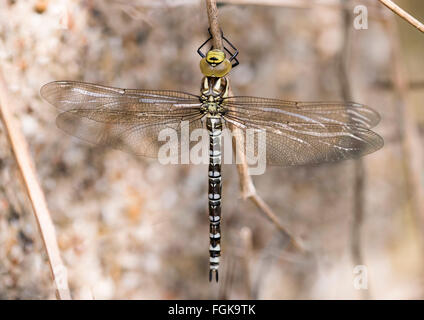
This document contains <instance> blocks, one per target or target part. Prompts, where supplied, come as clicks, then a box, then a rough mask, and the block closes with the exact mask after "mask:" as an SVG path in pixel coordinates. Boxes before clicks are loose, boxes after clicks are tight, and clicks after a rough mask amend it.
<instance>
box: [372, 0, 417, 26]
mask: <svg viewBox="0 0 424 320" xmlns="http://www.w3.org/2000/svg"><path fill="white" fill-rule="evenodd" d="M379 1H380V2H381V3H382V4H384V5H385V6H386V7H387V8H389V9H390V10H392V11H393V12H394V13H396V14H397V15H398V16H399V17H401V18H402V19H404V20H406V21H407V22H408V23H410V24H411V25H413V26H414V27H415V28H417V29H418V30H420V31H421V32H424V24H422V23H421V22H420V21H418V20H417V19H415V18H414V17H413V16H411V15H410V14H409V13H408V12H406V11H405V10H403V9H402V8H401V7H399V6H398V5H397V4H396V3H394V2H393V1H391V0H379Z"/></svg>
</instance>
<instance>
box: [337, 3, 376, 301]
mask: <svg viewBox="0 0 424 320" xmlns="http://www.w3.org/2000/svg"><path fill="white" fill-rule="evenodd" d="M348 2H349V0H342V3H344V4H347V3H348ZM342 14H343V46H342V50H341V52H340V72H339V76H340V82H341V89H342V97H343V100H344V101H353V95H352V88H351V85H350V80H349V72H348V68H349V66H348V59H349V53H350V37H351V34H350V30H351V25H352V17H351V13H350V10H348V9H345V10H343V11H342ZM364 185H365V174H364V162H363V160H362V159H357V160H356V161H355V163H354V185H353V197H354V200H353V221H352V225H351V230H350V245H351V246H350V253H351V256H352V261H353V265H354V266H357V265H363V264H364V260H363V254H362V246H361V230H362V224H363V219H364V202H365V199H364V198H365V193H364ZM361 294H362V297H363V298H364V299H369V298H370V294H369V290H361Z"/></svg>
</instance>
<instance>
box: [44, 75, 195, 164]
mask: <svg viewBox="0 0 424 320" xmlns="http://www.w3.org/2000/svg"><path fill="white" fill-rule="evenodd" d="M41 95H42V96H43V97H44V98H45V99H46V100H47V101H48V102H50V103H51V104H52V105H54V106H55V107H57V108H58V109H59V110H62V111H63V112H62V113H61V114H59V116H58V117H57V120H56V124H57V126H58V127H59V128H61V129H62V130H64V131H65V132H67V133H69V134H71V135H73V136H76V137H78V138H80V139H83V140H85V141H88V142H91V143H94V144H97V145H102V146H109V147H113V148H116V149H121V150H124V151H128V152H131V153H134V154H136V155H142V156H148V157H157V155H158V151H159V148H160V146H162V145H163V144H164V142H163V141H159V134H160V132H162V130H168V131H167V132H168V133H169V131H170V130H174V132H175V134H177V136H178V140H177V141H175V140H170V141H171V142H172V141H175V142H176V143H178V146H177V147H178V150H180V148H181V147H184V144H188V143H189V142H188V140H187V139H185V140H183V141H180V137H181V132H182V131H185V130H188V132H190V131H191V130H193V129H196V128H200V127H202V123H201V121H200V119H201V117H202V114H201V112H200V110H199V107H200V106H201V103H200V101H199V98H198V97H197V96H195V95H190V94H186V93H182V92H177V91H164V90H163V91H154V90H132V89H118V88H112V87H105V86H101V85H96V84H89V83H83V82H74V81H57V82H52V83H48V84H46V85H45V86H43V87H42V89H41ZM165 136H166V135H165Z"/></svg>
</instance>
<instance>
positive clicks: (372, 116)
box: [225, 97, 383, 166]
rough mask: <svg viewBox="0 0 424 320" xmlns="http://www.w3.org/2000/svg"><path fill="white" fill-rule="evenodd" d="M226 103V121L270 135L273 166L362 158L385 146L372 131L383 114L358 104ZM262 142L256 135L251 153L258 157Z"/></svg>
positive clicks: (243, 99) (240, 99)
mask: <svg viewBox="0 0 424 320" xmlns="http://www.w3.org/2000/svg"><path fill="white" fill-rule="evenodd" d="M227 101H228V102H227V103H228V104H226V107H227V108H228V112H227V114H226V115H225V120H226V121H227V123H229V124H232V125H234V126H236V127H237V128H239V129H241V130H242V132H243V133H246V132H247V131H248V129H252V130H256V131H257V132H265V134H266V145H265V147H266V150H265V152H266V161H267V164H270V165H280V166H292V165H304V164H318V163H322V162H331V161H339V160H345V159H352V158H358V157H361V156H363V155H366V154H368V153H371V152H374V151H376V150H378V149H380V148H381V147H382V146H383V139H382V138H381V137H380V136H379V135H377V134H376V133H374V132H373V131H371V130H370V129H369V128H371V127H373V126H375V125H376V124H377V123H378V121H379V116H378V114H377V113H376V112H375V111H373V110H372V109H370V108H368V107H365V106H362V105H359V104H354V103H346V104H343V103H313V102H311V103H298V102H289V101H282V100H275V99H262V98H250V97H232V98H228V100H227ZM261 101H263V103H261ZM249 102H252V103H249ZM253 102H254V103H253ZM259 141H260V140H258V139H257V135H256V139H255V143H254V144H249V145H248V146H247V152H246V154H247V155H249V154H251V155H254V156H258V143H259Z"/></svg>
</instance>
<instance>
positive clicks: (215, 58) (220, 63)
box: [200, 49, 231, 78]
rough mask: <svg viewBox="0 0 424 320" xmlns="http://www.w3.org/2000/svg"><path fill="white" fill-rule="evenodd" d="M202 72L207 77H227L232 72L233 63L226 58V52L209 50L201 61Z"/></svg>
mask: <svg viewBox="0 0 424 320" xmlns="http://www.w3.org/2000/svg"><path fill="white" fill-rule="evenodd" d="M200 70H201V71H202V73H203V75H205V76H206V77H216V78H222V77H225V76H226V75H227V74H228V72H230V70H231V62H230V60H228V59H227V58H226V57H225V52H224V51H222V50H219V49H212V50H209V51H208V53H207V54H206V57H204V58H203V59H202V60H200Z"/></svg>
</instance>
